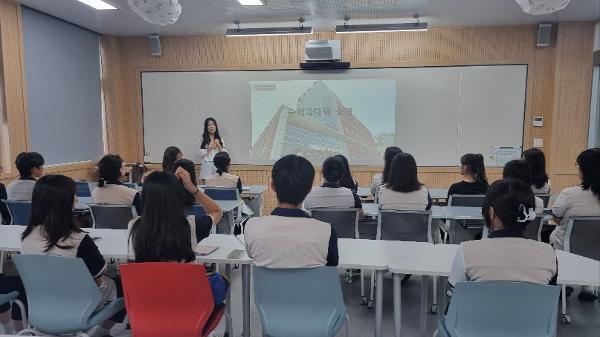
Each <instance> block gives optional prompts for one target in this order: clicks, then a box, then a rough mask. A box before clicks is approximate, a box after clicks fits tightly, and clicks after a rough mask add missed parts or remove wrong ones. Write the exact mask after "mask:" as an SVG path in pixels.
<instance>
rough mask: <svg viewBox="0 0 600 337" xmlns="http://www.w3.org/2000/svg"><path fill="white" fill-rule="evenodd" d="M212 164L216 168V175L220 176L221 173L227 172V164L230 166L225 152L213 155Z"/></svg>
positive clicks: (229, 159) (229, 160)
mask: <svg viewBox="0 0 600 337" xmlns="http://www.w3.org/2000/svg"><path fill="white" fill-rule="evenodd" d="M213 164H215V167H216V168H217V173H218V174H219V175H220V176H222V175H223V173H227V172H228V171H229V164H231V158H230V157H229V154H228V153H227V152H219V153H217V154H215V157H214V158H213Z"/></svg>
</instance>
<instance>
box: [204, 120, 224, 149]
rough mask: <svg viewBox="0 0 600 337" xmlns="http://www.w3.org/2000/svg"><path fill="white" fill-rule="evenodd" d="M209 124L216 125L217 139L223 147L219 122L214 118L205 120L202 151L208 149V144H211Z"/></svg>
mask: <svg viewBox="0 0 600 337" xmlns="http://www.w3.org/2000/svg"><path fill="white" fill-rule="evenodd" d="M209 122H213V123H215V129H216V130H215V139H218V140H219V143H221V146H223V140H221V135H220V134H219V125H218V124H217V121H216V120H215V119H214V118H212V117H208V118H207V119H205V120H204V132H203V133H202V144H200V148H201V149H206V147H208V144H210V133H209V132H208V123H209Z"/></svg>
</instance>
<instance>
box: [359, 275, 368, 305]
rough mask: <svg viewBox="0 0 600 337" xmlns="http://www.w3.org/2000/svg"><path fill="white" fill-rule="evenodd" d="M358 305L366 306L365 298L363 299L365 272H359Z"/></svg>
mask: <svg viewBox="0 0 600 337" xmlns="http://www.w3.org/2000/svg"><path fill="white" fill-rule="evenodd" d="M360 304H362V305H365V304H367V298H366V297H365V270H364V269H361V270H360Z"/></svg>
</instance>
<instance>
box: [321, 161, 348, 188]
mask: <svg viewBox="0 0 600 337" xmlns="http://www.w3.org/2000/svg"><path fill="white" fill-rule="evenodd" d="M321 173H323V178H325V180H326V181H327V182H330V183H339V182H340V179H342V177H343V176H344V163H343V162H342V161H341V160H340V159H339V158H336V157H329V158H327V159H325V161H324V162H323V167H322V168H321Z"/></svg>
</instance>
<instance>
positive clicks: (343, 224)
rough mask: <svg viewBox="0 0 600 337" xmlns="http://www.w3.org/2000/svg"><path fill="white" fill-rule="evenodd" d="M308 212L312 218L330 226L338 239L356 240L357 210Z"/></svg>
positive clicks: (317, 210)
mask: <svg viewBox="0 0 600 337" xmlns="http://www.w3.org/2000/svg"><path fill="white" fill-rule="evenodd" d="M308 211H309V212H310V214H311V216H312V217H313V218H315V219H317V220H320V221H323V222H327V223H328V224H330V225H331V227H333V229H334V230H335V233H336V234H337V237H338V238H343V239H358V220H359V214H360V209H359V208H335V207H323V208H313V209H309V210H308Z"/></svg>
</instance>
